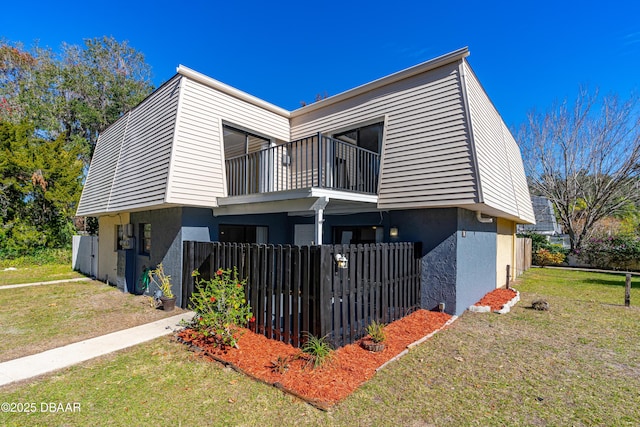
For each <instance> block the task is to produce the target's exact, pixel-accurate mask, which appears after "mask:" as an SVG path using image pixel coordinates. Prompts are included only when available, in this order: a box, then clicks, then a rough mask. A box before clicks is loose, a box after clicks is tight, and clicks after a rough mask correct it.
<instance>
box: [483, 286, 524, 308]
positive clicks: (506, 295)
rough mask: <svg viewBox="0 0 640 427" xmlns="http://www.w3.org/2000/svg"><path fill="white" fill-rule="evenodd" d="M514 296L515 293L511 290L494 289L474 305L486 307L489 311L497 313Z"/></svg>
mask: <svg viewBox="0 0 640 427" xmlns="http://www.w3.org/2000/svg"><path fill="white" fill-rule="evenodd" d="M515 296H516V291H514V290H513V289H494V290H493V291H491V292H489V293H488V294H486V295H485V296H484V297H482V299H481V300H480V301H478V302H477V303H475V304H474V305H488V306H489V307H491V311H498V310H501V309H502V307H503V306H504V305H505V304H506V303H508V302H509V301H511V300H512V299H513V298H514V297H515Z"/></svg>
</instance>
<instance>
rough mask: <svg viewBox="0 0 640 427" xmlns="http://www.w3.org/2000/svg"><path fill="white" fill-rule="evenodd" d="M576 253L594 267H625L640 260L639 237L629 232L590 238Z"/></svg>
mask: <svg viewBox="0 0 640 427" xmlns="http://www.w3.org/2000/svg"><path fill="white" fill-rule="evenodd" d="M577 255H578V256H579V257H580V258H581V259H582V260H584V261H585V262H587V263H588V264H589V265H592V266H594V267H601V268H614V269H618V268H627V267H628V266H630V265H631V264H632V263H634V262H637V261H638V260H640V238H639V237H637V236H634V235H630V234H618V235H616V236H607V237H596V238H592V239H589V240H588V241H587V243H586V244H585V245H583V247H582V248H581V249H580V250H579V251H577Z"/></svg>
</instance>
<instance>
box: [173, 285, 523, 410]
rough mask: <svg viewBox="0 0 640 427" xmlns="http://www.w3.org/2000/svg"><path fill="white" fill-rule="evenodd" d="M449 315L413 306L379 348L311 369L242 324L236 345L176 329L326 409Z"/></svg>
mask: <svg viewBox="0 0 640 427" xmlns="http://www.w3.org/2000/svg"><path fill="white" fill-rule="evenodd" d="M515 295H516V293H515V291H513V290H511V289H496V290H494V291H492V292H490V293H488V294H487V295H485V296H484V297H483V298H482V299H481V300H480V301H479V302H478V303H477V304H476V305H489V306H491V309H492V311H493V310H499V309H501V308H502V306H503V305H504V304H506V303H507V302H508V301H510V300H511V299H512V298H513V297H514V296H515ZM451 319H452V317H451V316H450V315H448V314H446V313H439V312H433V311H427V310H418V311H415V312H413V313H411V314H410V315H408V316H407V317H404V318H402V319H400V320H396V321H395V322H393V323H390V324H389V325H387V326H386V327H385V333H386V337H387V338H386V340H385V342H384V344H385V349H384V350H383V351H380V352H377V353H374V352H371V351H368V350H365V349H364V348H362V347H361V346H360V341H361V340H360V341H357V342H356V343H354V344H349V345H347V346H344V347H341V348H339V349H337V350H336V351H334V352H333V354H332V357H331V360H330V361H329V362H328V363H326V364H325V365H322V366H321V367H318V368H315V369H314V368H312V367H310V366H309V365H308V363H307V362H308V360H307V359H306V358H305V355H304V354H303V353H302V352H301V350H300V349H298V348H295V347H293V346H291V345H289V344H285V343H283V342H281V341H276V340H273V339H269V338H267V337H265V336H264V335H260V334H256V333H254V332H252V331H250V330H248V329H244V328H243V329H242V335H241V337H240V339H239V341H238V348H229V347H227V348H225V349H221V348H219V347H217V346H216V343H215V341H214V339H213V338H212V337H205V336H203V335H202V334H201V333H199V332H197V331H195V330H193V329H190V328H186V329H183V330H181V331H179V332H177V339H178V341H180V342H182V343H184V344H186V345H188V346H189V347H190V348H191V349H192V350H194V351H195V352H196V353H197V354H199V355H200V356H201V357H203V358H205V359H207V360H211V361H217V362H220V363H223V364H225V365H227V366H230V367H232V368H233V369H235V370H237V371H238V372H242V373H244V374H246V375H248V376H249V377H252V378H254V379H256V380H258V381H261V382H264V383H266V384H269V385H273V386H275V387H277V388H280V389H281V390H283V391H285V392H287V393H290V394H292V395H294V396H297V397H299V398H301V399H303V400H305V401H307V402H308V403H310V404H312V405H314V406H316V407H318V408H320V409H323V410H327V409H329V408H330V407H331V406H333V405H334V404H336V403H337V402H339V401H341V400H343V399H344V398H346V397H347V396H349V395H350V394H351V393H353V392H354V391H355V390H356V389H357V388H358V387H359V386H360V385H362V384H363V383H365V382H366V381H368V380H369V379H370V378H372V377H373V376H374V375H375V373H376V371H377V370H379V369H380V368H381V367H383V366H385V365H386V364H387V363H388V362H389V361H391V360H394V359H396V358H398V357H400V356H401V355H402V354H403V353H404V352H406V351H407V349H408V347H409V346H410V345H411V344H413V343H416V341H422V340H423V339H424V338H425V337H427V336H430V335H431V334H433V333H435V332H436V331H438V330H440V329H442V328H444V327H445V326H446V325H447V322H449V321H450V320H451ZM363 339H366V337H365V338H363ZM279 360H280V361H282V360H286V362H278V361H279ZM274 365H279V366H280V367H283V366H285V365H286V370H284V372H282V371H280V370H278V369H274Z"/></svg>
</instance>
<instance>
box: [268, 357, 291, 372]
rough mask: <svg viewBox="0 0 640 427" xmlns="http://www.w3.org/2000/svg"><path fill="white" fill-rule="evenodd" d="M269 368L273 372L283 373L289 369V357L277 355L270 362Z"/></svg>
mask: <svg viewBox="0 0 640 427" xmlns="http://www.w3.org/2000/svg"><path fill="white" fill-rule="evenodd" d="M270 368H271V372H273V373H274V374H284V373H285V372H287V370H288V369H289V357H288V356H278V358H277V359H276V360H274V361H273V362H271V366H270Z"/></svg>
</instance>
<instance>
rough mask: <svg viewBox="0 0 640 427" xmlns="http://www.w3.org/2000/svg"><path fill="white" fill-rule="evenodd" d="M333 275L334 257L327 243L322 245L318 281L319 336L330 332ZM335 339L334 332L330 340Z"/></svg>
mask: <svg viewBox="0 0 640 427" xmlns="http://www.w3.org/2000/svg"><path fill="white" fill-rule="evenodd" d="M332 275H333V257H332V256H331V250H330V247H329V246H327V245H322V246H320V281H319V283H318V285H319V286H318V302H317V307H318V312H317V315H318V317H319V319H318V320H319V322H318V323H319V326H320V331H319V336H321V337H324V336H325V335H328V334H330V333H331V332H332V331H331V320H332V317H333V316H332V314H333V313H332V310H331V309H332V307H331V276H332ZM333 339H334V337H333V334H331V337H329V340H330V341H332V340H333Z"/></svg>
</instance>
